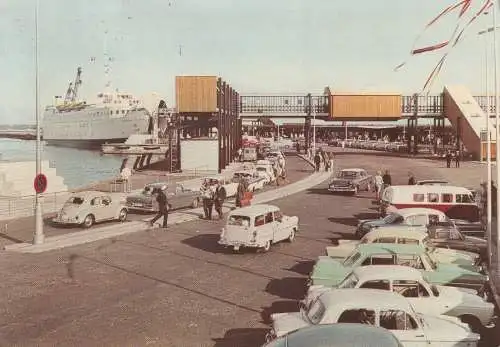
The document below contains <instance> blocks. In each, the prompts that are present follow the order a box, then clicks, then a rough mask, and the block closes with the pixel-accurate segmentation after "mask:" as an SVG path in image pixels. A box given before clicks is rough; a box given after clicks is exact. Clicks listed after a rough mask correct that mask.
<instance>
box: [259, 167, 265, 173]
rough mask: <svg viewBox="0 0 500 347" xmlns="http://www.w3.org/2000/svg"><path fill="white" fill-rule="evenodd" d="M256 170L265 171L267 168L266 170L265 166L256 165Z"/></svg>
mask: <svg viewBox="0 0 500 347" xmlns="http://www.w3.org/2000/svg"><path fill="white" fill-rule="evenodd" d="M257 171H264V172H266V171H267V170H266V168H265V167H258V168H257Z"/></svg>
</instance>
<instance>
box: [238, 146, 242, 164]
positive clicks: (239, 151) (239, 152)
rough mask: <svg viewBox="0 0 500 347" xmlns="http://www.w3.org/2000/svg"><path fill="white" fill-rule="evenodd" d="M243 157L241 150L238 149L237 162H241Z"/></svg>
mask: <svg viewBox="0 0 500 347" xmlns="http://www.w3.org/2000/svg"><path fill="white" fill-rule="evenodd" d="M242 156H243V150H242V149H241V147H240V148H238V161H239V162H241V161H242V160H243V158H242Z"/></svg>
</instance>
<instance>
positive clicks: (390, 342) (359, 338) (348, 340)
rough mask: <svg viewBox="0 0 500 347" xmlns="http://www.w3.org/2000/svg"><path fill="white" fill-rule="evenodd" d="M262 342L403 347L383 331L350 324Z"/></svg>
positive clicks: (292, 346) (298, 346) (270, 345)
mask: <svg viewBox="0 0 500 347" xmlns="http://www.w3.org/2000/svg"><path fill="white" fill-rule="evenodd" d="M266 340H267V343H266V344H265V345H264V346H263V347H306V346H307V347H360V346H363V347H404V346H403V345H402V344H401V342H399V340H398V339H397V338H396V336H394V334H393V333H391V332H390V331H388V330H387V329H384V328H380V327H376V326H371V325H366V324H353V323H337V324H321V325H311V326H308V327H305V328H302V329H298V330H294V331H292V332H290V333H288V334H286V335H283V336H282V337H279V338H277V339H274V338H273V336H272V335H270V334H268V335H267V337H266Z"/></svg>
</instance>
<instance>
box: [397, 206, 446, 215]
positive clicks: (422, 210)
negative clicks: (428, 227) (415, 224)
mask: <svg viewBox="0 0 500 347" xmlns="http://www.w3.org/2000/svg"><path fill="white" fill-rule="evenodd" d="M395 213H398V214H400V215H401V216H403V217H406V216H409V215H414V214H431V213H432V214H438V215H443V214H444V213H443V212H442V211H439V210H436V209H434V208H426V207H410V208H402V209H398V210H397V211H395Z"/></svg>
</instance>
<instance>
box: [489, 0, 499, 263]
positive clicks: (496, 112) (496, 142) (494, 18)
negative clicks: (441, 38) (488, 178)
mask: <svg viewBox="0 0 500 347" xmlns="http://www.w3.org/2000/svg"><path fill="white" fill-rule="evenodd" d="M492 4H493V41H494V42H493V49H494V51H493V54H494V57H493V59H494V60H495V73H494V78H495V104H494V105H495V144H496V146H495V159H496V164H497V166H496V182H497V188H498V183H499V182H500V178H499V175H500V170H499V167H500V155H499V152H500V141H499V137H500V136H499V134H498V126H499V125H500V121H499V120H500V110H499V106H500V103H499V102H498V92H499V91H498V43H497V6H498V1H497V0H492ZM490 195H491V194H490ZM499 195H500V190H499V189H497V196H496V201H497V204H496V205H497V206H496V216H495V228H496V232H497V239H498V238H499V237H500V233H499V232H498V217H499V216H500V204H498V201H499V198H500V196H499ZM498 250H500V242H497V254H498Z"/></svg>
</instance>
